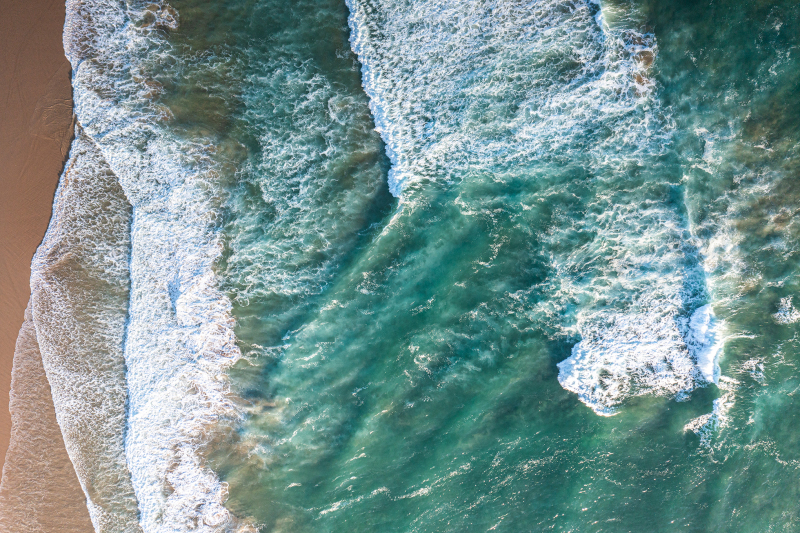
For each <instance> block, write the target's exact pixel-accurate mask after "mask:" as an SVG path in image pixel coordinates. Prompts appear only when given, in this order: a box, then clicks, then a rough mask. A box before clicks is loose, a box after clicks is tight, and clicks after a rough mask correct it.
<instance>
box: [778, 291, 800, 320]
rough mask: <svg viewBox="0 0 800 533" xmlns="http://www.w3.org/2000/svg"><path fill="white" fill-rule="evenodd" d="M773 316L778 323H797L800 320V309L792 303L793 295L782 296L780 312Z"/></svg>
mask: <svg viewBox="0 0 800 533" xmlns="http://www.w3.org/2000/svg"><path fill="white" fill-rule="evenodd" d="M772 318H773V319H774V320H775V322H777V323H778V324H795V323H797V322H800V311H798V310H797V309H795V307H794V305H793V304H792V297H791V296H787V297H786V298H781V303H780V307H779V308H778V312H777V313H775V314H773V315H772Z"/></svg>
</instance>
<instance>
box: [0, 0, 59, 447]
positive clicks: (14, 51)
mask: <svg viewBox="0 0 800 533" xmlns="http://www.w3.org/2000/svg"><path fill="white" fill-rule="evenodd" d="M2 11H3V14H4V16H3V17H0V50H3V54H0V72H2V75H0V105H1V106H2V112H0V116H2V117H3V123H2V127H0V161H2V164H1V165H0V190H2V194H0V403H2V405H3V407H2V409H0V461H4V459H5V455H6V450H7V448H8V442H9V435H10V430H11V418H10V416H9V411H8V403H9V388H10V385H11V368H12V362H13V358H14V345H15V343H16V340H17V335H18V333H19V331H20V327H21V326H22V322H23V318H24V314H25V307H26V305H27V303H28V297H29V296H30V285H29V279H30V262H31V258H32V257H33V254H34V252H35V251H36V247H37V246H38V245H39V243H40V242H41V240H42V237H43V236H44V233H45V230H46V229H47V224H48V221H49V220H50V212H51V208H52V203H53V194H54V192H55V189H56V185H57V184H58V177H59V174H60V173H61V170H62V167H63V164H64V160H65V159H66V156H67V152H68V150H69V142H70V138H71V135H72V96H71V87H70V65H69V63H68V62H67V59H66V58H65V56H64V50H63V45H62V41H61V35H62V29H63V25H64V15H65V6H64V2H63V0H33V1H22V0H3V9H2Z"/></svg>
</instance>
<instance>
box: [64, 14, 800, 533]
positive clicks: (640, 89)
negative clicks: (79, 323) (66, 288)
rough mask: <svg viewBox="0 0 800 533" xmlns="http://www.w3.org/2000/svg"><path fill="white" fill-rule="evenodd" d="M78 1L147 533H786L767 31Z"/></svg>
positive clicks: (776, 68) (789, 393)
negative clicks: (113, 207)
mask: <svg viewBox="0 0 800 533" xmlns="http://www.w3.org/2000/svg"><path fill="white" fill-rule="evenodd" d="M104 1H105V0H102V2H104ZM102 2H101V0H97V3H98V5H100V4H101V3H102ZM107 3H108V6H111V7H107V6H106V7H104V8H103V9H106V10H107V12H106V11H104V12H103V13H117V11H114V9H121V11H120V13H121V14H118V15H114V17H117V16H118V18H114V17H112V16H111V15H108V16H107V17H106V18H103V19H102V20H105V21H112V22H113V23H112V22H109V23H108V25H107V27H106V26H102V25H98V26H97V27H98V28H100V29H97V35H99V36H100V37H85V38H84V41H81V42H82V43H83V45H82V46H84V47H86V50H88V51H84V52H81V54H83V55H80V54H78V55H79V56H80V57H78V58H77V59H75V58H72V57H71V60H72V61H73V65H74V66H75V65H78V66H76V67H75V68H76V72H78V73H81V72H84V73H85V72H86V71H89V72H91V73H93V74H92V75H93V76H96V77H95V78H87V76H89V75H88V74H82V75H76V77H75V80H76V81H75V82H74V83H75V85H76V87H77V89H76V91H77V94H78V98H77V100H76V101H77V102H78V105H77V106H76V108H77V110H78V113H77V114H78V120H79V122H80V123H81V124H82V125H83V126H84V127H85V128H86V131H87V135H88V136H89V137H87V139H91V141H92V142H94V143H96V145H97V147H98V148H97V149H98V150H99V152H100V153H101V154H102V156H103V157H105V160H107V161H108V165H109V168H110V169H111V171H113V172H114V173H115V175H118V176H119V181H120V183H121V184H122V188H123V189H124V191H125V195H126V197H127V198H128V200H129V202H130V204H131V205H132V209H133V216H132V220H133V221H132V222H131V224H132V229H131V235H132V237H131V239H132V245H131V246H132V251H131V257H130V259H129V271H130V272H131V275H130V279H131V295H130V304H129V310H128V315H129V316H128V326H127V331H126V340H125V343H126V345H125V348H124V354H125V361H126V365H127V370H126V372H127V387H128V390H129V394H130V398H131V399H130V401H129V402H130V405H129V407H128V424H127V427H126V429H125V431H126V434H125V453H126V457H127V464H128V468H129V469H130V474H131V480H132V485H133V488H134V492H135V493H136V499H137V501H138V505H139V521H140V523H141V527H142V529H143V530H144V531H147V532H149V531H234V530H237V531H246V530H247V528H250V527H260V528H261V530H262V531H276V532H312V531H313V532H328V531H329V532H338V531H352V532H356V531H364V532H367V531H370V532H372V531H376V530H380V529H383V530H386V531H403V532H412V531H414V532H437V533H440V532H449V531H453V532H473V531H508V532H527V531H576V532H590V531H591V532H601V531H602V532H627V531H634V532H640V531H664V532H668V531H669V532H672V531H676V532H677V531H731V532H734V531H735V532H742V531H746V532H764V531H795V530H797V529H800V523H799V521H800V516H798V512H797V509H798V506H797V502H798V500H799V497H800V495H798V489H797V487H798V484H797V483H796V478H797V468H798V465H800V462H798V461H800V440H799V439H798V438H797V436H796V428H795V419H796V418H797V416H800V410H798V406H796V405H795V404H796V402H795V400H794V397H795V393H796V392H797V390H798V387H800V374H799V373H798V370H797V369H798V362H799V361H800V343H798V329H797V328H798V326H797V324H798V323H800V311H797V310H796V309H795V308H794V306H793V303H792V298H793V297H794V296H795V295H796V294H797V292H798V289H800V284H798V267H797V254H798V250H800V226H798V225H797V224H796V223H795V222H794V217H795V214H796V212H797V211H798V210H799V209H800V207H798V206H800V186H798V185H797V176H798V162H799V161H800V159H798V155H800V154H798V153H797V151H798V147H800V144H799V143H800V128H799V127H798V122H797V117H798V116H800V114H799V112H800V86H798V84H800V68H799V67H800V65H798V63H797V61H798V59H797V57H798V54H800V46H799V45H800V40H799V38H798V35H800V7H799V6H798V5H796V3H794V2H789V1H785V2H774V1H773V2H742V1H734V0H723V1H719V0H713V1H712V0H701V1H691V2H690V1H682V0H674V1H670V2H646V1H641V2H634V1H627V0H613V1H611V0H608V1H606V0H602V1H601V2H600V3H595V2H592V1H589V0H536V1H510V0H494V1H463V0H452V1H451V0H438V1H434V0H346V1H345V0H289V1H287V0H281V1H277V0H216V1H213V2H212V1H197V0H176V1H175V2H174V3H172V4H171V8H170V9H172V11H170V10H168V9H166V7H162V5H161V4H159V5H155V4H154V5H150V6H148V5H147V4H144V3H142V4H141V5H140V4H138V3H130V4H126V6H125V7H124V8H119V6H117V7H114V6H113V5H112V4H113V2H107ZM103 5H105V4H103ZM114 5H116V4H114ZM98 9H99V8H98ZM126 17H127V18H126ZM87 20H88V19H87ZM126 21H127V22H126ZM128 22H129V23H128ZM85 23H86V24H90V22H85ZM101 26H102V27H101ZM109 28H110V29H109ZM103 32H105V33H103ZM87 35H88V34H87ZM92 35H94V34H92ZM104 35H107V36H111V37H103V36H104ZM112 37H113V38H112ZM92 39H94V41H93V40H92ZM102 39H107V40H106V41H102ZM95 41H97V42H100V41H102V42H111V43H117V44H119V43H124V44H125V46H122V45H119V46H118V48H113V47H111V48H109V50H111V51H107V50H104V49H102V48H101V47H99V46H97V44H96V42H95ZM87 43H88V44H87ZM115 46H116V45H115ZM92 47H94V48H92ZM81 50H83V49H81ZM75 54H77V52H76V53H75ZM76 57H77V56H76ZM87 58H88V59H87ZM81 61H83V63H81ZM81 69H83V70H81ZM81 76H83V77H81ZM87 79H91V80H95V81H94V82H92V83H90V82H88V81H86V80H87ZM84 95H88V96H84ZM92 98H94V100H92ZM86 102H88V103H86ZM142 132H144V133H142ZM87 142H88V141H87ZM234 334H235V338H234V336H233V335H234ZM56 409H57V412H58V410H59V406H58V405H57V406H56ZM164 443H166V444H164ZM68 445H69V443H68ZM68 449H69V446H68ZM86 449H87V450H89V449H91V446H88V447H86ZM82 453H83V452H82ZM85 453H90V452H85ZM73 461H75V459H73ZM126 512H127V511H126ZM98 529H102V528H98Z"/></svg>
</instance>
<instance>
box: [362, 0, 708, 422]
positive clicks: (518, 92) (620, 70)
mask: <svg viewBox="0 0 800 533" xmlns="http://www.w3.org/2000/svg"><path fill="white" fill-rule="evenodd" d="M347 4H348V7H349V9H350V19H349V23H350V27H351V30H352V33H351V45H352V48H353V50H354V51H355V52H356V54H357V55H358V57H359V59H360V60H361V63H362V76H363V85H364V88H365V91H366V92H367V94H368V96H369V97H370V105H371V109H372V111H373V114H374V115H375V122H376V126H377V130H378V131H379V132H380V134H381V136H382V137H383V139H384V141H385V142H386V145H387V153H388V155H389V157H390V159H391V161H392V170H391V173H390V187H391V190H392V193H393V194H395V195H397V196H401V198H403V199H408V197H409V196H410V195H412V194H413V191H414V190H415V189H414V188H413V187H411V185H412V184H414V183H417V182H424V181H436V182H438V183H440V184H442V185H443V186H444V185H447V186H450V185H452V184H454V183H456V184H457V183H459V181H460V180H462V179H466V178H465V177H466V176H469V177H472V176H475V175H476V174H481V175H490V176H494V179H497V180H501V179H503V177H502V176H503V173H505V172H508V173H512V172H516V169H525V168H529V169H532V171H531V172H530V173H529V175H530V176H531V179H535V178H533V176H536V172H537V170H538V172H542V168H545V165H548V164H549V165H551V166H550V167H548V168H549V169H552V168H554V167H556V166H569V165H575V166H577V165H584V167H585V168H589V169H592V170H594V171H596V172H597V174H596V179H597V180H598V181H602V180H605V179H609V178H608V177H609V176H611V178H610V180H617V181H618V182H619V183H615V184H609V185H608V186H607V187H606V188H603V187H596V188H594V190H596V191H597V192H598V194H597V195H596V196H595V197H594V198H592V199H590V200H587V202H588V205H586V208H585V211H584V212H581V213H575V215H576V216H577V215H580V216H581V219H580V220H571V219H570V220H567V217H564V218H557V217H558V210H557V209H555V208H554V211H556V214H555V215H554V216H553V218H554V222H553V228H548V230H547V231H546V232H542V234H541V235H537V238H538V239H539V240H540V242H541V243H542V245H543V246H544V247H545V248H546V249H547V251H551V256H552V257H551V259H550V260H551V267H552V269H553V271H554V275H553V280H554V281H551V282H549V283H550V284H551V285H552V286H553V289H552V292H551V293H550V295H549V296H551V297H550V298H548V299H547V302H548V305H549V304H551V303H552V306H553V307H554V308H556V309H565V308H566V307H567V306H568V305H572V306H574V307H577V308H578V311H577V312H576V313H575V315H574V316H577V317H578V318H577V322H578V323H577V325H574V324H569V323H568V322H569V321H570V320H571V317H565V316H563V315H566V314H567V313H563V314H562V315H561V316H559V317H558V320H563V322H564V323H563V324H559V325H556V326H551V325H549V324H548V326H551V327H553V329H556V330H559V329H560V330H561V331H569V330H571V329H572V330H577V331H579V333H580V334H581V336H582V340H581V342H579V343H578V344H577V345H576V346H575V347H574V348H573V351H572V356H571V357H570V358H569V359H567V360H566V361H564V362H562V364H561V365H560V373H559V380H560V381H561V383H562V385H564V387H565V388H567V389H569V390H572V391H574V392H576V393H577V394H578V395H579V396H580V398H581V400H583V401H584V402H586V403H587V404H588V405H590V406H591V407H592V408H593V409H594V410H595V411H596V412H598V413H600V414H613V412H614V410H615V409H616V407H617V406H618V405H619V404H620V403H621V402H622V401H624V399H625V398H627V397H630V396H632V395H640V394H651V393H652V394H662V395H673V396H681V395H685V394H686V393H687V392H688V391H690V390H692V389H693V388H694V387H695V386H697V384H698V383H703V382H705V381H706V377H707V374H706V373H704V371H707V370H708V365H707V364H704V366H703V369H704V371H700V370H699V368H698V366H697V357H698V355H700V356H701V357H703V358H704V359H703V361H704V362H705V361H706V359H709V358H711V359H713V358H714V356H713V346H707V342H706V341H707V339H706V338H705V337H703V338H700V337H697V336H696V335H695V336H691V335H690V334H689V330H690V326H689V324H688V322H689V319H688V318H687V317H685V316H684V313H685V309H686V308H692V307H697V305H698V303H699V302H700V301H701V299H702V295H703V293H704V292H705V290H704V287H701V285H703V283H704V280H702V279H701V278H702V272H701V268H700V266H699V264H697V261H696V258H695V256H694V255H693V251H692V250H690V249H689V248H690V247H689V246H686V245H685V243H686V241H687V240H688V239H690V235H689V232H688V230H686V229H685V228H684V227H683V226H684V222H683V220H682V218H681V215H680V214H678V213H676V210H675V209H674V206H671V205H668V203H666V202H662V201H661V200H660V199H659V195H663V192H659V191H657V190H656V189H652V188H651V189H650V190H648V185H647V183H645V184H644V185H639V184H636V183H635V180H632V182H631V183H627V180H629V179H630V173H629V170H628V169H630V168H631V167H632V166H635V165H639V166H640V167H644V168H646V167H647V166H648V162H647V158H652V157H653V156H654V155H656V154H659V153H661V152H662V151H663V149H664V146H665V145H666V144H667V143H668V141H669V139H670V131H671V130H670V123H669V120H668V118H665V115H666V113H664V112H662V111H660V110H659V107H658V101H657V100H656V99H655V98H654V97H653V94H654V88H655V82H654V81H653V80H652V79H651V77H650V76H649V66H650V63H652V61H653V60H654V58H655V56H656V55H657V52H658V50H657V46H656V43H655V38H654V36H653V35H652V34H649V33H646V32H644V31H641V30H640V29H639V27H640V26H642V25H643V24H641V23H640V22H638V19H639V18H640V17H639V14H638V13H636V12H635V11H632V9H631V6H629V5H626V6H613V5H611V3H609V2H593V1H589V0H586V1H583V0H539V1H525V2H519V3H507V2H471V1H463V0H445V1H432V0H430V1H429V0H418V1H415V2H413V7H407V6H404V7H400V6H397V5H394V4H392V3H390V2H380V1H379V2H367V1H362V0H347ZM598 5H599V6H600V9H599V10H598V8H597V6H598ZM554 163H556V164H557V165H554ZM536 165H539V167H537V166H536ZM548 168H545V171H544V173H545V174H546V173H547V170H548ZM507 169H515V170H507ZM515 177H517V178H518V179H525V176H524V173H523V172H518V174H515ZM587 180H588V178H587ZM590 187H594V186H590ZM558 193H561V191H558ZM540 200H542V201H544V199H543V198H540ZM465 214H475V213H473V212H472V211H469V212H465ZM575 233H581V234H583V235H592V236H593V239H592V242H589V243H586V244H585V245H582V246H581V247H580V248H576V246H575V245H574V244H573V242H572V240H573V239H571V236H572V235H574V234H575ZM564 250H566V251H564ZM579 277H583V278H584V280H577V279H576V278H579ZM586 280H594V281H593V282H592V281H586ZM543 314H544V313H543ZM548 315H549V316H553V315H559V313H549V314H548ZM698 316H700V315H698ZM698 320H699V319H698ZM701 326H702V325H701V324H700V325H698V327H701ZM698 334H699V333H698ZM712 367H713V364H712Z"/></svg>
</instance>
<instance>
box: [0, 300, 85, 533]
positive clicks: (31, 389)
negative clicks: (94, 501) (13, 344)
mask: <svg viewBox="0 0 800 533" xmlns="http://www.w3.org/2000/svg"><path fill="white" fill-rule="evenodd" d="M13 376H14V377H13V381H12V385H11V410H12V415H11V416H12V418H13V420H14V425H13V429H12V434H11V445H10V446H9V448H8V453H7V454H6V457H7V458H8V461H7V462H6V465H5V469H4V477H3V481H2V483H1V484H0V533H18V532H25V533H91V532H92V531H93V530H94V528H93V527H92V523H91V521H90V519H89V511H88V509H87V508H86V498H85V496H84V495H83V491H82V490H81V487H80V485H79V484H78V477H77V476H76V475H75V469H74V468H73V466H72V462H71V461H70V459H69V456H68V455H67V450H66V448H65V447H64V440H63V438H62V437H61V429H60V428H59V426H58V422H56V412H55V410H54V409H53V397H52V396H51V395H50V384H49V383H48V381H47V376H46V375H45V372H44V366H43V365H42V355H41V353H40V351H39V343H38V342H37V340H36V330H35V328H34V323H33V318H32V317H31V313H30V309H28V310H27V311H26V313H25V322H24V323H23V325H22V329H21V330H20V332H19V338H18V339H17V348H16V354H15V355H14V372H13Z"/></svg>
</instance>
